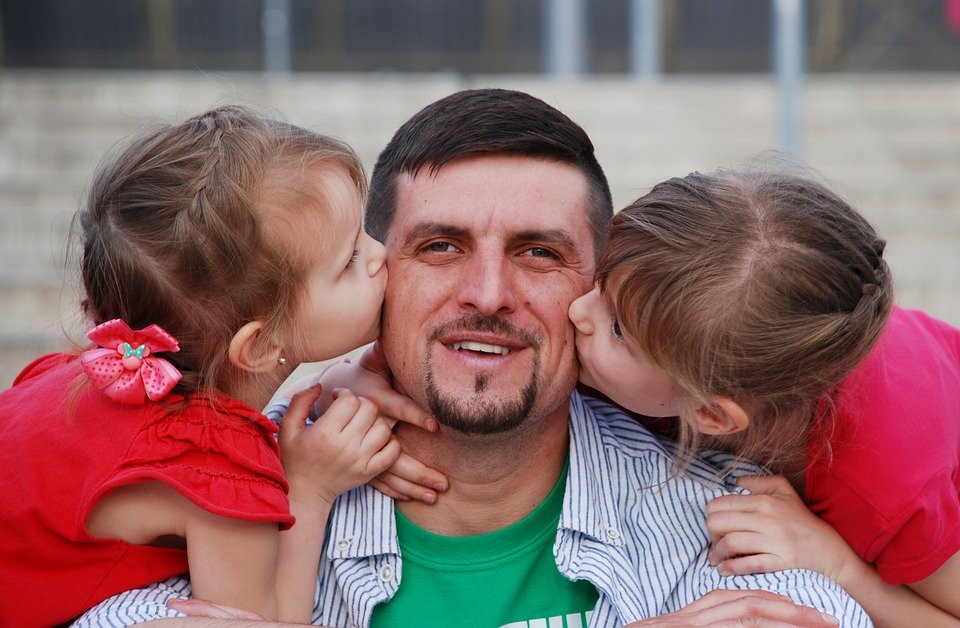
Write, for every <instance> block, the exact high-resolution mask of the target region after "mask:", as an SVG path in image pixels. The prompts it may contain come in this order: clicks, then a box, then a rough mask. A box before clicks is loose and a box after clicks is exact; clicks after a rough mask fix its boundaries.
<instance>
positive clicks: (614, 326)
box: [610, 316, 623, 340]
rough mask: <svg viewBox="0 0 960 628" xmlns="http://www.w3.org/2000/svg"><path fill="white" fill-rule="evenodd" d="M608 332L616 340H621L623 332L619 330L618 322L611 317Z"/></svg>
mask: <svg viewBox="0 0 960 628" xmlns="http://www.w3.org/2000/svg"><path fill="white" fill-rule="evenodd" d="M610 332H611V333H612V334H613V337H614V338H616V339H617V340H623V331H622V330H621V329H620V321H618V320H617V318H616V317H615V316H614V317H611V324H610Z"/></svg>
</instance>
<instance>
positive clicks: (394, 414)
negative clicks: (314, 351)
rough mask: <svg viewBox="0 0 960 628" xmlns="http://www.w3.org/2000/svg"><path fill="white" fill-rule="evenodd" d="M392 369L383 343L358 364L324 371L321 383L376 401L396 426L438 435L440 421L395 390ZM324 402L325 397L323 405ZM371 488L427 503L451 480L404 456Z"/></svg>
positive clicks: (346, 363)
mask: <svg viewBox="0 0 960 628" xmlns="http://www.w3.org/2000/svg"><path fill="white" fill-rule="evenodd" d="M391 379H392V378H391V374H390V368H389V367H388V366H387V361H386V358H385V357H384V355H383V351H382V350H381V348H380V343H379V342H377V343H375V344H374V345H373V346H372V347H370V348H368V349H367V350H366V351H364V352H363V355H362V356H361V357H360V360H359V361H358V362H351V361H350V360H343V361H341V362H338V363H337V364H334V365H333V366H331V367H330V368H328V369H327V370H326V371H324V373H323V375H322V377H321V382H322V383H323V385H324V387H325V389H330V387H338V388H349V389H350V390H353V391H354V392H355V393H356V394H358V395H362V396H364V397H366V398H368V399H370V400H372V401H373V402H374V403H375V404H376V405H377V407H378V408H379V409H380V416H381V418H382V419H384V420H385V421H386V422H387V424H388V425H390V426H391V427H393V425H394V424H395V423H396V422H397V421H403V422H405V423H410V424H412V425H416V426H418V427H421V428H423V429H425V430H427V431H430V432H435V431H437V430H438V429H439V425H438V424H437V421H436V419H434V418H433V417H432V416H430V415H429V414H428V413H426V412H424V411H423V410H421V409H420V406H418V405H417V404H416V403H415V402H414V401H413V400H412V399H410V397H407V396H406V395H402V394H400V393H398V392H397V391H395V390H394V389H393V387H392V383H391ZM323 401H324V399H323V398H322V397H321V404H322V402H323ZM370 485H371V486H372V487H373V488H375V489H377V490H378V491H380V492H381V493H383V494H384V495H386V496H388V497H392V498H393V499H399V500H403V501H407V500H410V499H416V500H418V501H422V502H424V503H426V504H433V503H435V502H436V501H437V492H438V491H439V492H443V491H445V490H447V478H446V477H444V475H443V474H442V473H440V472H439V471H436V470H434V469H430V468H429V467H427V466H425V465H423V464H422V463H421V462H420V461H418V460H414V459H413V458H411V457H410V456H407V455H406V454H403V453H401V454H400V457H399V459H398V460H397V462H396V463H395V464H394V465H393V466H392V467H391V468H390V469H388V470H387V471H386V472H384V473H382V474H380V475H379V476H378V477H376V478H374V479H373V480H371V481H370Z"/></svg>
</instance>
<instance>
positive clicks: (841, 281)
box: [570, 171, 960, 626]
mask: <svg viewBox="0 0 960 628" xmlns="http://www.w3.org/2000/svg"><path fill="white" fill-rule="evenodd" d="M884 246H885V243H884V241H883V240H881V239H880V238H879V237H878V236H877V234H876V233H875V231H874V229H873V228H872V227H871V226H870V225H869V224H868V223H867V222H866V220H864V219H863V217H861V216H860V215H859V214H858V213H857V212H856V211H854V210H853V209H852V208H851V207H850V206H849V205H848V204H847V203H846V202H844V201H843V200H842V199H840V198H839V197H838V196H836V195H835V194H833V193H832V192H831V191H829V190H827V189H826V188H824V187H823V186H821V185H819V184H817V183H815V182H813V181H810V180H806V179H804V178H800V177H797V176H792V175H787V174H777V173H769V172H766V173H765V172H726V171H721V172H717V173H714V174H709V175H703V174H700V173H693V174H690V175H688V176H686V177H683V178H675V179H670V180H669V181H665V182H663V183H660V184H658V185H657V186H655V187H654V188H653V190H652V191H651V192H650V193H648V194H647V195H645V196H643V197H642V198H640V199H639V200H637V201H636V202H634V203H633V204H632V205H630V206H629V207H627V208H626V209H624V210H623V211H621V212H620V213H618V214H617V215H616V216H615V217H614V219H613V223H612V227H611V232H610V236H609V240H608V243H607V246H606V248H605V249H604V251H603V255H602V258H601V260H600V263H599V265H598V271H597V285H596V288H595V289H594V290H593V291H592V292H590V293H588V294H587V295H584V296H583V297H581V298H580V299H578V300H577V301H575V302H574V303H573V304H572V305H571V307H570V318H571V320H572V321H573V323H574V324H575V326H576V328H577V339H576V342H577V351H578V355H579V359H580V363H581V367H582V368H581V381H582V382H583V383H584V384H586V385H587V386H590V387H593V388H595V389H598V390H599V391H601V392H602V393H604V394H605V395H606V396H608V397H609V398H610V399H612V400H613V401H615V402H617V403H619V404H620V405H622V406H623V407H625V408H627V409H630V410H632V411H635V412H637V413H639V414H641V415H643V416H644V417H646V418H648V419H650V420H651V421H652V419H653V418H656V417H671V416H679V417H680V421H679V427H678V432H677V433H676V434H675V435H676V436H677V437H678V438H679V441H680V445H681V451H685V452H691V451H694V450H696V449H699V448H704V447H709V448H714V449H725V450H728V451H732V452H734V453H736V454H738V455H739V456H742V457H744V458H748V459H752V460H756V461H759V462H761V463H763V464H765V465H766V466H768V467H769V468H770V469H772V470H773V471H774V472H775V473H777V474H778V475H775V476H766V477H756V476H754V477H744V478H741V479H740V481H739V484H740V486H742V487H744V488H746V489H749V490H750V492H751V493H750V494H743V495H731V496H727V497H723V498H720V499H718V500H715V501H714V502H712V503H711V504H710V505H709V509H708V521H707V525H708V529H709V531H710V534H711V536H712V538H713V548H712V553H711V555H712V559H713V560H714V561H715V563H716V564H717V567H718V569H719V570H720V571H721V572H722V573H724V574H742V573H756V572H764V571H773V570H778V569H785V568H808V569H813V570H817V571H820V572H822V573H824V574H826V575H827V576H829V577H831V578H834V579H835V580H837V581H838V582H839V583H840V584H842V585H843V586H844V587H845V588H846V589H847V590H848V591H849V592H850V594H851V595H853V597H854V598H855V599H857V601H859V602H860V603H861V605H863V606H864V608H865V609H866V610H867V612H868V613H869V614H870V615H871V617H872V618H873V619H874V621H876V622H877V623H878V624H883V625H901V626H917V625H924V626H931V625H937V624H953V623H956V622H957V618H958V617H960V595H958V594H957V583H958V582H960V330H958V329H956V328H953V327H951V326H949V325H947V324H945V323H942V322H940V321H937V320H934V319H932V318H930V317H928V316H926V315H924V314H922V313H920V312H912V311H906V310H902V309H899V308H896V307H894V306H893V305H892V302H893V294H892V284H891V278H890V272H889V269H888V267H887V264H886V262H885V261H884V260H883V250H884ZM661 423H662V422H661ZM673 425H674V426H676V425H675V424H673ZM814 513H815V514H814ZM816 515H819V517H818V516H816Z"/></svg>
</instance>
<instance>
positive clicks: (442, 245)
mask: <svg viewBox="0 0 960 628" xmlns="http://www.w3.org/2000/svg"><path fill="white" fill-rule="evenodd" d="M424 250H425V251H430V252H431V253H450V252H452V251H456V250H457V247H455V246H453V245H452V244H450V243H449V242H431V243H430V244H428V245H427V246H425V247H424Z"/></svg>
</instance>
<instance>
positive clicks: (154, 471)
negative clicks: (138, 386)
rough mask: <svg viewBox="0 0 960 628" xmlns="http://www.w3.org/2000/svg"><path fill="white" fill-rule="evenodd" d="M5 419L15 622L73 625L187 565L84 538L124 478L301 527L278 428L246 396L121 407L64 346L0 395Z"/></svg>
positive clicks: (0, 547) (5, 513)
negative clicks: (179, 405) (98, 508)
mask: <svg viewBox="0 0 960 628" xmlns="http://www.w3.org/2000/svg"><path fill="white" fill-rule="evenodd" d="M78 382H79V383H80V385H81V387H80V388H79V391H80V392H79V394H77V392H76V391H77V390H78V388H77V383H78ZM171 397H173V396H171ZM180 400H181V399H180V398H175V399H174V398H168V400H167V401H168V402H175V401H180ZM0 417H2V418H0V438H2V442H3V448H2V449H0V524H2V530H3V534H2V535H0V609H7V610H9V609H17V610H16V622H15V623H16V624H17V625H24V626H28V625H52V624H57V623H60V622H65V621H68V620H70V619H72V618H74V617H76V616H77V615H79V614H81V613H82V612H84V611H86V610H87V609H89V608H91V607H92V606H94V605H95V604H96V603H98V602H100V601H101V600H103V599H105V598H107V597H109V596H111V595H114V594H115V593H118V592H121V591H125V590H127V589H132V588H136V587H140V586H143V585H146V584H150V583H152V582H156V581H159V580H163V579H165V578H168V577H170V576H173V575H177V574H181V573H184V572H185V571H187V556H186V552H184V551H182V550H179V549H172V548H160V547H150V546H145V545H131V544H129V543H125V542H122V541H116V540H105V539H95V538H92V537H90V536H89V535H87V534H86V532H85V522H86V521H87V518H88V517H89V515H90V513H91V512H92V510H93V508H94V506H95V505H96V504H97V502H98V500H99V499H100V498H102V497H103V496H104V495H106V494H107V493H108V492H109V491H111V490H112V489H115V488H117V487H119V486H123V485H127V484H134V483H137V482H143V481H147V480H159V481H162V482H165V483H167V484H168V485H170V486H172V487H173V488H174V489H176V490H177V491H179V492H180V493H181V494H183V495H184V496H185V497H187V498H188V499H190V500H191V501H193V502H194V503H196V504H197V505H199V506H201V507H202V508H205V509H206V510H209V511H210V512H213V513H216V514H218V515H222V516H225V517H231V518H236V519H242V520H246V521H258V522H277V523H279V524H280V525H281V527H283V528H287V527H289V526H290V525H291V524H292V523H293V518H292V517H291V515H290V509H289V504H288V502H287V498H286V491H287V484H286V480H285V479H284V476H283V470H282V468H281V466H280V458H279V449H278V447H277V444H276V441H275V439H274V434H275V433H276V428H275V426H274V425H273V424H272V423H271V422H270V421H269V420H268V419H267V418H266V417H265V416H263V415H262V414H260V413H259V412H257V411H255V410H254V409H253V408H250V407H249V406H247V405H245V404H243V403H240V402H239V401H235V400H231V399H228V398H226V397H222V396H218V397H217V398H216V404H214V403H213V402H211V400H210V399H207V398H203V397H198V398H195V399H194V400H192V401H191V402H190V404H189V405H188V406H187V408H186V409H184V410H183V411H178V410H175V411H171V410H170V409H169V407H168V406H167V407H165V406H163V405H161V404H160V403H157V402H147V403H146V404H145V405H142V406H136V407H131V406H123V405H120V404H117V403H115V402H113V401H111V400H110V399H108V398H107V397H106V396H104V395H103V394H101V393H100V392H99V391H97V390H96V389H94V388H93V387H92V386H90V385H89V384H87V383H86V379H85V378H84V377H83V376H82V375H81V370H80V365H79V360H78V359H77V356H68V355H62V354H57V355H50V356H45V357H43V358H40V359H38V360H36V361H35V362H33V363H32V364H31V365H29V366H28V367H27V368H26V369H25V370H24V371H23V372H22V373H21V374H20V376H19V377H18V378H17V380H16V381H15V382H14V386H13V387H12V388H10V389H9V390H7V391H4V392H3V393H0Z"/></svg>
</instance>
